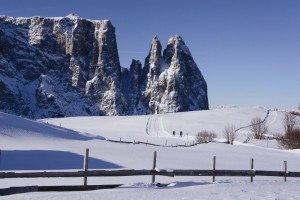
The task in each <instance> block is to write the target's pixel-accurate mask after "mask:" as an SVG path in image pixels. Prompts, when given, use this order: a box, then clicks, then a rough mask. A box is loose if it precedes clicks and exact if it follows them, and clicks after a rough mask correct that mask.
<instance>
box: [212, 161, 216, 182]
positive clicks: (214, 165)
mask: <svg viewBox="0 0 300 200" xmlns="http://www.w3.org/2000/svg"><path fill="white" fill-rule="evenodd" d="M215 171H216V156H214V157H213V182H215V181H216V177H215Z"/></svg>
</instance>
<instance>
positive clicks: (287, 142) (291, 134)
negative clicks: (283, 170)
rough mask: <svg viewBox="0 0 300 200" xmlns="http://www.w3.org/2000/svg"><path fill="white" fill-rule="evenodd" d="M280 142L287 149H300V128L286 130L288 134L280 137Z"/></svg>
mask: <svg viewBox="0 0 300 200" xmlns="http://www.w3.org/2000/svg"><path fill="white" fill-rule="evenodd" d="M279 143H280V144H281V146H282V147H284V148H285V149H300V128H295V129H293V130H290V131H288V132H286V134H285V135H284V136H283V137H281V138H280V139H279Z"/></svg>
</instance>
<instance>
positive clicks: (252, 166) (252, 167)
mask: <svg viewBox="0 0 300 200" xmlns="http://www.w3.org/2000/svg"><path fill="white" fill-rule="evenodd" d="M250 167H251V170H252V171H253V169H254V159H253V158H251V161H250ZM252 182H253V176H252V175H251V183H252Z"/></svg>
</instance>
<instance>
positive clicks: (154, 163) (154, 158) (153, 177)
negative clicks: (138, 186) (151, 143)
mask: <svg viewBox="0 0 300 200" xmlns="http://www.w3.org/2000/svg"><path fill="white" fill-rule="evenodd" d="M156 156H157V153H156V151H154V156H153V167H152V170H153V171H154V170H155V168H156ZM154 182H155V175H154V174H153V175H152V183H154Z"/></svg>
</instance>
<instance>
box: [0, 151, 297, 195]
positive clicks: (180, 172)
mask: <svg viewBox="0 0 300 200" xmlns="http://www.w3.org/2000/svg"><path fill="white" fill-rule="evenodd" d="M88 155H89V149H86V154H85V158H84V170H82V171H73V172H46V171H45V172H0V179H6V178H55V177H68V178H70V177H83V178H84V184H83V185H82V186H42V187H39V186H36V187H37V188H35V187H30V188H29V191H32V190H34V191H74V190H92V189H102V188H113V187H118V186H121V184H118V185H93V186H89V185H88V184H87V178H88V177H116V176H151V177H152V179H151V182H152V183H154V182H155V176H169V177H175V176H211V177H212V181H213V182H215V180H216V179H215V177H217V176H229V177H230V176H233V177H250V181H251V182H253V177H255V176H275V177H283V178H284V181H287V177H300V172H289V171H287V162H286V161H284V162H283V170H282V171H264V170H254V159H253V158H251V160H250V169H249V170H218V169H216V157H215V156H214V157H213V164H212V169H210V170H198V169H174V170H164V169H162V170H160V169H157V168H156V164H157V163H156V158H157V153H156V151H155V152H154V157H153V166H152V169H151V170H134V169H130V170H88ZM75 188H77V189H75ZM7 190H9V191H11V190H12V188H7V189H6V190H5V189H0V196H1V195H6V194H7V193H9V192H7ZM15 190H16V191H17V193H19V192H20V191H21V192H24V191H25V192H28V190H26V189H24V188H23V189H22V188H20V187H18V188H15ZM11 193H16V192H11Z"/></svg>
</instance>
